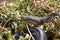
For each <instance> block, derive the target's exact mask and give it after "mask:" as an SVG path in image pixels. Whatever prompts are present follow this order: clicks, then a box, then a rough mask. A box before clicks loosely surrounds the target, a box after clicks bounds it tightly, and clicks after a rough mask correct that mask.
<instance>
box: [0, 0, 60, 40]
mask: <svg viewBox="0 0 60 40" xmlns="http://www.w3.org/2000/svg"><path fill="white" fill-rule="evenodd" d="M39 2H40V3H39ZM39 2H38V1H37V2H34V1H33V0H32V1H30V0H29V1H28V0H19V1H18V0H16V2H11V3H10V2H6V4H5V6H4V3H1V4H0V26H1V27H6V28H7V31H4V32H2V33H4V35H5V36H6V37H7V40H13V36H14V35H15V33H14V34H11V33H12V29H15V30H14V31H17V30H19V29H21V28H23V27H25V26H26V22H25V21H23V20H21V16H22V15H32V16H38V17H44V16H47V15H48V14H49V13H52V12H60V2H58V1H55V0H44V1H43V2H42V1H39ZM56 18H57V19H58V21H57V22H54V25H53V26H55V27H54V28H55V29H53V30H56V31H58V32H56V33H59V32H60V30H57V29H58V28H59V27H57V26H58V25H59V22H60V17H56ZM43 27H44V28H43V29H44V30H45V31H46V32H47V34H48V35H50V34H49V33H50V32H49V31H53V30H50V29H52V26H50V25H46V24H45V23H44V24H43ZM49 28H50V29H49ZM54 32H55V31H54ZM56 33H55V34H56ZM57 36H58V35H57ZM23 39H25V38H24V37H23ZM55 40H60V37H59V38H57V37H56V39H55Z"/></svg>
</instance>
